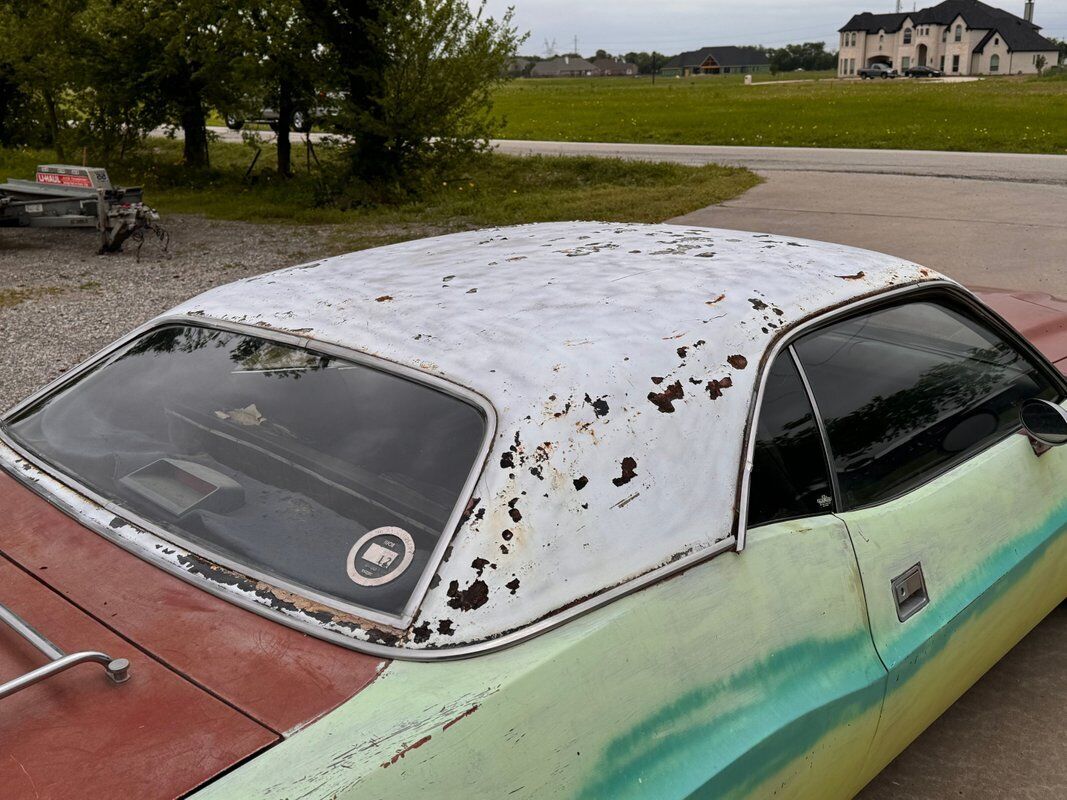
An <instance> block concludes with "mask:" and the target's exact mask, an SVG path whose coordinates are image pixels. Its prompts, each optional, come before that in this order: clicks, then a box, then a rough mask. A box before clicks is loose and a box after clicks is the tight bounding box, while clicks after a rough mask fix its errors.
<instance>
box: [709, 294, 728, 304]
mask: <svg viewBox="0 0 1067 800" xmlns="http://www.w3.org/2000/svg"><path fill="white" fill-rule="evenodd" d="M725 299H726V295H725V294H720V295H719V296H718V297H716V298H715V299H714V300H708V301H707V302H706V303H704V305H706V306H713V305H715V304H716V303H721V302H722V301H723V300H725Z"/></svg>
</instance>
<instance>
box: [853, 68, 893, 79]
mask: <svg viewBox="0 0 1067 800" xmlns="http://www.w3.org/2000/svg"><path fill="white" fill-rule="evenodd" d="M856 74H857V75H859V76H860V77H861V78H863V80H872V81H873V80H874V79H875V78H899V77H900V75H899V73H897V71H896V70H895V69H893V68H892V67H890V66H888V65H887V64H871V65H870V66H869V67H867V68H866V69H861V70H857V72H856Z"/></svg>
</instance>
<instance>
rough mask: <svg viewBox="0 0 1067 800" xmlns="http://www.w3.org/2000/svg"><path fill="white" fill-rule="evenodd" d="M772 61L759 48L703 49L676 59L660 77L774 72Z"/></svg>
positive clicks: (666, 65) (668, 64)
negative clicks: (772, 70)
mask: <svg viewBox="0 0 1067 800" xmlns="http://www.w3.org/2000/svg"><path fill="white" fill-rule="evenodd" d="M770 71H771V62H770V59H768V58H767V54H766V53H765V52H764V51H763V50H761V49H760V48H758V47H702V48H700V49H699V50H691V51H689V52H688V53H682V54H680V55H677V56H675V57H674V58H672V59H671V60H670V61H668V62H667V63H666V64H664V66H663V69H661V70H660V73H659V74H660V75H663V76H665V77H669V78H673V77H678V78H684V77H687V76H689V75H729V74H735V73H736V74H741V73H752V72H770Z"/></svg>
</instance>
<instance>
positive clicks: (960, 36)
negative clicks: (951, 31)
mask: <svg viewBox="0 0 1067 800" xmlns="http://www.w3.org/2000/svg"><path fill="white" fill-rule="evenodd" d="M956 41H957V42H962V41H963V26H962V25H957V26H956Z"/></svg>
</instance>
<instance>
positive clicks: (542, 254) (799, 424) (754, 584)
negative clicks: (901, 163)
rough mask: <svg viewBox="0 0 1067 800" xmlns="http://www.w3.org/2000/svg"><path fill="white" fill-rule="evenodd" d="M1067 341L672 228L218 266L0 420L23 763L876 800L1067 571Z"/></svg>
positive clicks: (761, 243) (913, 285)
mask: <svg viewBox="0 0 1067 800" xmlns="http://www.w3.org/2000/svg"><path fill="white" fill-rule="evenodd" d="M1057 364H1058V368H1057V366H1056V365H1057ZM1065 369H1067V303H1064V302H1063V301H1060V300H1056V299H1055V298H1052V297H1050V296H1047V295H1040V294H1026V293H1012V292H996V291H987V292H983V293H981V294H979V295H976V294H975V293H973V292H972V291H969V290H967V289H965V288H963V287H961V286H960V285H958V284H957V283H955V282H954V281H952V280H949V279H947V278H945V277H944V276H942V275H940V274H938V273H937V272H934V271H933V270H930V269H927V268H925V267H921V266H919V265H916V264H913V263H909V262H906V261H903V260H901V259H899V258H894V257H890V256H885V255H880V254H876V253H871V252H867V251H863V250H857V249H854V248H850V247H844V246H840V245H830V244H822V243H818V242H812V241H805V240H800V239H793V238H789V237H782V236H775V235H765V234H752V233H738V232H733V231H723V230H710V229H700V228H686V227H677V226H669V225H655V226H650V225H629V224H598V223H568V224H558V223H557V224H547V225H532V226H523V227H515V228H503V229H496V230H491V231H478V232H471V233H463V234H455V235H451V236H444V237H440V238H434V239H426V240H422V241H414V242H408V243H405V244H399V245H393V246H389V247H383V248H377V249H372V250H367V251H363V252H360V253H355V254H351V255H346V256H340V257H336V258H329V259H326V260H323V261H319V262H313V263H308V264H303V265H300V266H297V267H293V268H291V269H286V270H282V271H280V272H274V273H270V274H265V275H261V276H258V277H253V278H248V279H245V280H242V281H239V282H237V283H234V284H230V285H228V286H223V287H221V288H217V289H214V290H211V291H209V292H207V293H206V294H203V295H201V296H199V297H196V298H194V299H192V300H190V301H188V302H186V303H185V304H183V305H181V306H180V307H178V308H175V309H174V310H172V311H170V312H168V313H166V314H163V315H162V316H160V317H158V318H156V319H153V320H151V321H150V322H148V323H147V324H144V325H141V326H140V327H138V328H137V329H136V330H134V331H132V332H131V333H130V334H129V335H127V336H125V337H123V338H122V339H120V340H119V341H117V342H115V343H114V344H113V345H110V346H108V347H106V348H105V349H104V350H103V351H101V352H100V353H99V354H97V355H95V356H93V357H91V358H90V359H88V360H87V361H86V362H85V363H84V364H82V365H81V366H79V367H77V368H75V369H72V370H70V371H69V372H67V373H66V374H64V375H63V376H62V377H61V378H59V379H58V380H57V381H55V382H54V383H52V384H51V385H49V386H47V387H45V388H44V389H42V390H41V391H39V392H37V393H36V394H34V395H33V396H31V397H29V398H27V399H26V400H25V401H24V402H22V403H20V404H18V405H17V406H16V407H14V408H13V409H11V410H10V411H8V412H7V413H6V414H5V415H4V417H3V418H2V425H0V440H2V441H0V465H2V467H3V470H2V473H3V474H0V507H2V508H3V512H4V513H3V524H2V525H0V553H2V556H0V604H2V613H0V622H2V623H4V624H0V675H2V676H3V677H2V678H0V680H5V681H7V683H5V684H3V685H2V686H0V753H2V754H3V758H0V785H2V786H3V787H4V792H3V794H4V797H5V798H23V797H38V796H39V797H74V796H93V797H137V798H174V797H182V796H193V797H196V798H201V799H202V800H206V799H207V798H252V797H271V798H297V797H299V798H395V797H420V796H427V797H429V796H433V797H442V798H466V797H583V798H609V797H610V798H627V797H633V798H637V797H650V798H683V797H697V796H700V797H715V798H719V797H743V796H749V797H769V796H772V795H773V796H776V797H782V796H788V797H811V798H816V797H817V798H833V797H848V796H851V795H852V794H854V793H855V792H857V791H858V790H859V789H860V788H861V787H862V786H863V785H864V784H865V783H866V782H867V781H868V780H870V778H871V777H872V776H874V775H875V774H877V773H878V772H879V770H880V769H881V768H882V767H883V766H884V765H885V764H887V763H888V762H889V760H890V759H892V758H893V757H894V756H895V755H896V754H898V753H899V752H900V751H901V750H902V749H903V748H904V747H905V746H906V745H907V744H908V743H909V742H911V741H912V740H913V739H914V738H915V737H916V736H917V735H918V734H919V733H920V732H921V731H922V730H923V729H924V728H925V727H926V726H928V725H929V724H930V723H931V722H932V721H933V720H934V719H936V718H937V717H938V716H939V715H940V714H941V713H942V712H943V711H944V710H945V709H946V708H947V707H948V706H949V705H950V704H952V703H953V702H954V701H955V700H956V698H958V697H959V696H960V695H961V694H962V693H963V692H964V691H965V690H966V689H967V688H968V687H969V686H970V685H971V684H972V683H974V681H976V680H977V679H978V678H979V677H980V676H981V675H982V674H983V673H984V672H985V671H986V670H988V669H989V668H990V666H992V665H993V664H994V663H995V662H996V661H997V660H998V659H1000V658H1001V657H1002V656H1003V655H1004V654H1005V652H1007V651H1008V650H1009V649H1010V648H1011V647H1012V646H1013V645H1014V644H1015V643H1016V642H1017V641H1019V639H1020V638H1021V637H1023V636H1024V635H1025V634H1026V633H1027V632H1028V631H1029V630H1030V629H1031V628H1033V626H1034V625H1036V624H1037V623H1038V622H1039V621H1040V620H1041V619H1042V618H1043V617H1044V616H1045V615H1047V614H1048V613H1049V612H1050V611H1051V610H1052V609H1054V608H1055V607H1056V605H1057V604H1059V603H1060V602H1061V601H1062V600H1063V599H1064V596H1065V589H1067V448H1065V447H1056V446H1054V445H1057V444H1061V443H1063V442H1065V441H1067V413H1065V412H1064V405H1063V404H1064V399H1065V397H1067V382H1065V377H1064V374H1062V373H1063V371H1064V370H1065ZM1023 420H1025V424H1026V427H1025V428H1024V426H1023Z"/></svg>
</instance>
